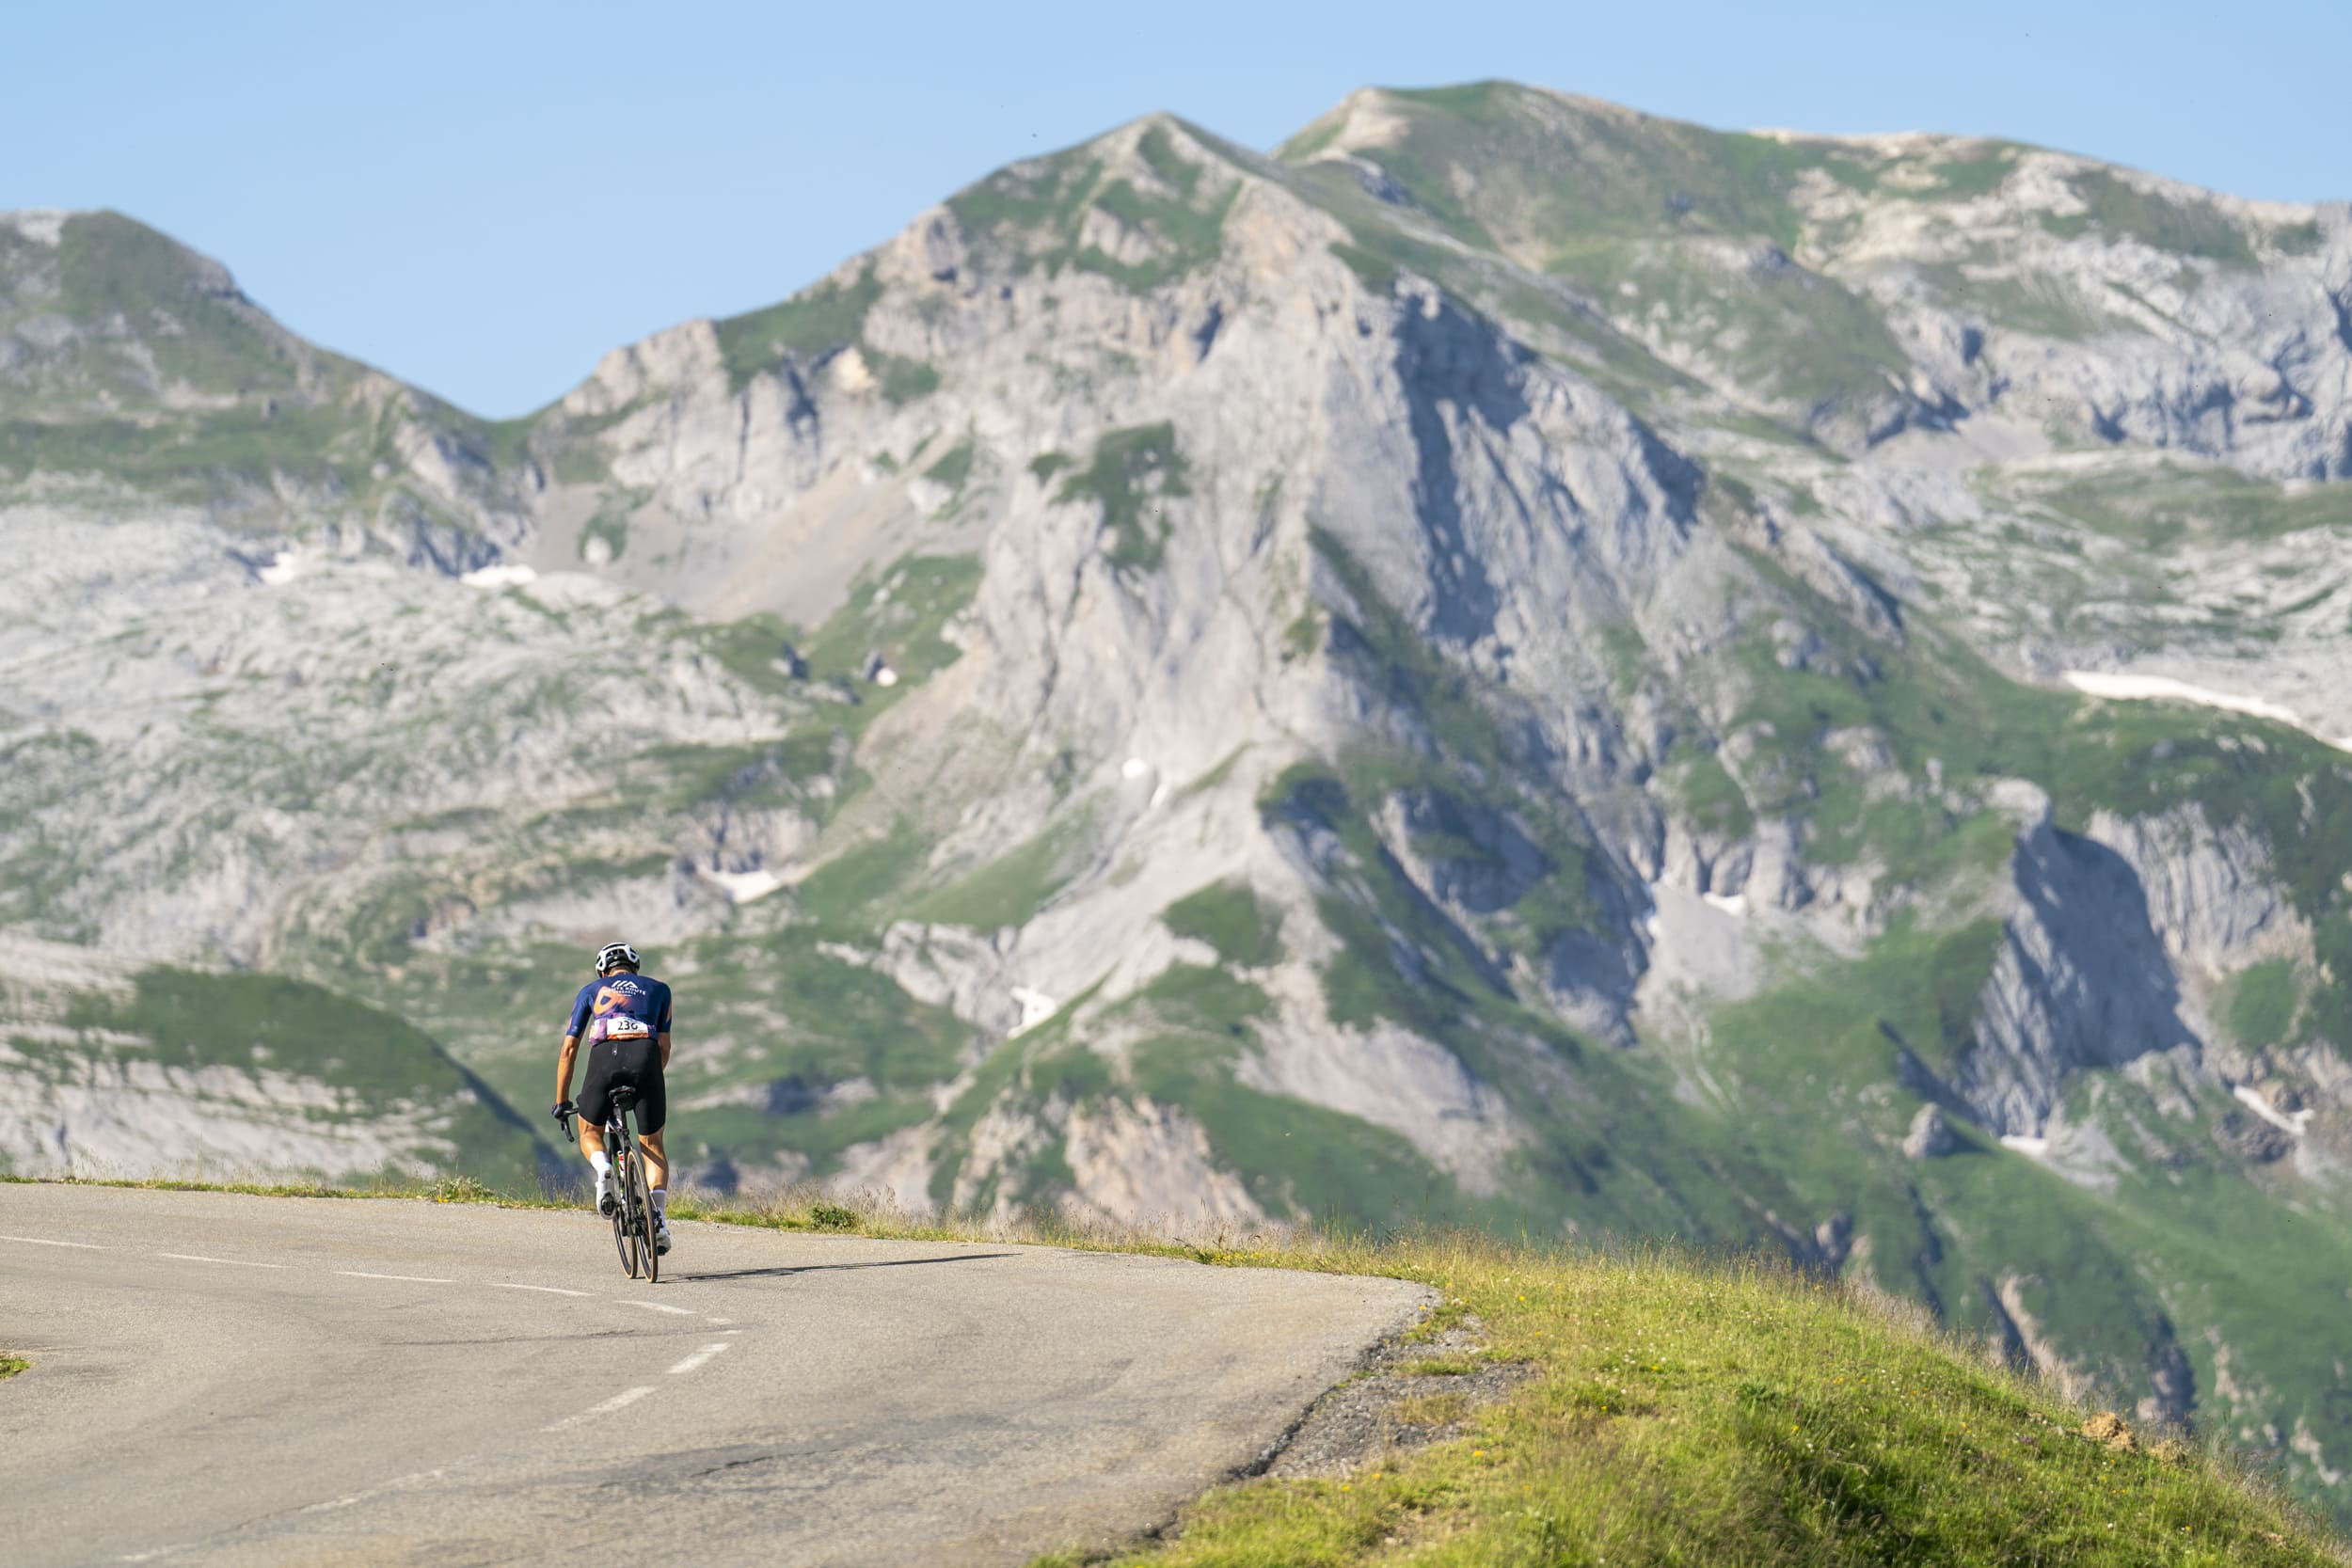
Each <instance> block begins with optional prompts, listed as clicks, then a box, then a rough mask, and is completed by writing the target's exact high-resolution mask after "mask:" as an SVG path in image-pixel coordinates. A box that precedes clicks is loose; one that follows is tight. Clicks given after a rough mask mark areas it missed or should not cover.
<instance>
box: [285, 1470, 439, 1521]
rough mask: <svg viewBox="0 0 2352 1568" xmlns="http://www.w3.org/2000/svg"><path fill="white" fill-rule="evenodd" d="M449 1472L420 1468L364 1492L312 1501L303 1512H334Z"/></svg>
mask: <svg viewBox="0 0 2352 1568" xmlns="http://www.w3.org/2000/svg"><path fill="white" fill-rule="evenodd" d="M447 1474H449V1472H448V1471H447V1470H445V1469H443V1470H419V1471H418V1472H417V1473H416V1474H415V1475H412V1476H402V1477H401V1478H400V1479H399V1480H398V1481H386V1482H385V1483H384V1484H383V1485H381V1486H371V1487H369V1488H368V1489H367V1490H366V1491H364V1492H354V1493H352V1494H351V1495H350V1496H349V1497H330V1498H328V1499H327V1500H326V1501H325V1502H323V1503H312V1504H310V1506H309V1507H307V1508H305V1509H304V1510H303V1511H302V1512H303V1513H332V1512H333V1511H334V1510H336V1509H339V1508H350V1507H352V1506H353V1505H354V1504H357V1503H363V1502H366V1501H367V1500H368V1499H369V1498H370V1497H382V1496H383V1495H384V1494H385V1493H387V1492H397V1491H400V1490H401V1489H402V1488H403V1487H408V1486H415V1485H418V1484H419V1483H420V1482H422V1481H438V1480H440V1478H441V1477H443V1476H445V1475H447Z"/></svg>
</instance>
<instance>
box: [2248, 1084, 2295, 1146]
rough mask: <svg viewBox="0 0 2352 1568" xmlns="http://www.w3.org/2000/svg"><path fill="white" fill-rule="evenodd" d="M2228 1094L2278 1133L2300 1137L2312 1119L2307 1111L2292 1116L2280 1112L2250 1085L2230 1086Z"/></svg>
mask: <svg viewBox="0 0 2352 1568" xmlns="http://www.w3.org/2000/svg"><path fill="white" fill-rule="evenodd" d="M2230 1092H2231V1093H2232V1094H2233V1095H2234V1096H2236V1097H2237V1102H2238V1103H2239V1104H2241V1105H2243V1106H2245V1107H2246V1108H2247V1109H2248V1110H2249V1111H2251V1112H2253V1113H2254V1114H2255V1115H2256V1116H2258V1117H2262V1118H2263V1120H2265V1121H2266V1122H2268V1123H2270V1125H2271V1126H2273V1127H2275V1128H2277V1129H2278V1130H2279V1131H2280V1132H2285V1133H2288V1134H2290V1135H2292V1136H2294V1137H2297V1138H2299V1137H2301V1136H2302V1135H2303V1129H2304V1127H2305V1126H2306V1125H2307V1124H2308V1123H2309V1122H2310V1121H2311V1119H2312V1114H2311V1112H2309V1111H2307V1110H2306V1111H2297V1112H2296V1113H2295V1114H2294V1115H2293V1116H2288V1115H2286V1114H2285V1113H2283V1112H2281V1111H2280V1110H2279V1109H2278V1108H2277V1107H2276V1106H2274V1105H2272V1104H2271V1103H2270V1101H2267V1100H2265V1099H2264V1098H2263V1097H2262V1095H2261V1094H2260V1093H2259V1092H2258V1091H2256V1090H2255V1089H2254V1088H2252V1087H2251V1086H2250V1085H2245V1084H2237V1085H2232V1087H2231V1089H2230Z"/></svg>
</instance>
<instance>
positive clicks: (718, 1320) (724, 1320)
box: [709, 1318, 735, 1323]
mask: <svg viewBox="0 0 2352 1568" xmlns="http://www.w3.org/2000/svg"><path fill="white" fill-rule="evenodd" d="M709 1321H710V1322H712V1323H733V1322H734V1321H735V1320H734V1319H733V1318H712V1319H711V1320H709Z"/></svg>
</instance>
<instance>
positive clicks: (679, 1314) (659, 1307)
mask: <svg viewBox="0 0 2352 1568" xmlns="http://www.w3.org/2000/svg"><path fill="white" fill-rule="evenodd" d="M621 1305H622V1306H623V1307H644V1309H645V1310H646V1311H648V1312H667V1313H669V1314H670V1315H671V1316H672V1317H674V1318H699V1317H701V1316H702V1314H701V1313H699V1312H696V1311H694V1310H692V1309H691V1307H672V1306H669V1305H668V1304H666V1303H663V1302H659V1301H628V1300H626V1299H625V1300H623V1301H622V1303H621Z"/></svg>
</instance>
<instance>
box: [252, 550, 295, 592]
mask: <svg viewBox="0 0 2352 1568" xmlns="http://www.w3.org/2000/svg"><path fill="white" fill-rule="evenodd" d="M253 575H254V576H255V577H257V578H261V579H262V582H263V583H264V584H265V585H266V586H268V587H271V588H283V587H285V586H286V584H288V583H290V582H292V581H294V578H298V577H300V576H301V575H302V562H300V561H299V560H298V559H296V558H295V556H294V551H292V550H279V551H278V558H277V559H276V560H275V561H272V562H270V563H269V564H268V565H266V566H262V567H259V568H257V569H256V570H255V571H254V573H253Z"/></svg>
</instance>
